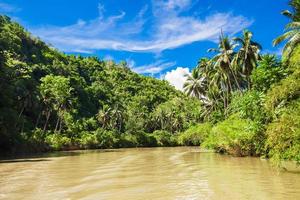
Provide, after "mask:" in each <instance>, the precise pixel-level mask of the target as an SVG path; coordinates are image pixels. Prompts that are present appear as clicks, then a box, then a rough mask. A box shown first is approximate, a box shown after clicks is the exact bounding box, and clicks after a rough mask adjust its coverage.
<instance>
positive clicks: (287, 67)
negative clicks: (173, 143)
mask: <svg viewBox="0 0 300 200" xmlns="http://www.w3.org/2000/svg"><path fill="white" fill-rule="evenodd" d="M290 6H291V11H287V10H286V11H283V12H282V14H283V15H285V16H287V17H288V18H289V19H290V23H289V24H287V25H286V28H285V33H284V34H283V35H282V36H279V37H278V38H276V39H275V40H274V42H273V43H274V45H275V46H276V45H278V44H279V43H282V42H283V41H285V40H286V41H287V42H286V44H285V46H284V48H283V56H282V57H281V58H280V57H277V56H275V55H268V54H267V55H262V54H261V53H260V50H261V49H262V47H261V46H260V45H259V44H258V43H257V42H255V41H254V40H253V35H252V33H251V32H250V31H248V30H245V31H244V32H243V35H242V37H237V38H229V37H227V36H224V35H223V34H221V36H220V40H219V45H218V47H217V48H215V49H210V50H208V51H209V52H214V54H213V55H212V57H211V58H202V59H200V60H199V63H198V65H197V66H196V67H195V69H193V71H192V73H191V75H188V78H187V81H186V83H185V86H184V89H185V91H186V93H187V94H189V95H191V96H194V97H197V98H198V99H199V100H200V101H201V103H202V109H203V112H202V117H203V119H204V122H205V123H200V124H198V125H197V126H193V127H191V128H189V129H188V130H187V131H185V132H183V133H181V134H180V136H179V138H181V140H179V141H182V143H183V144H201V146H203V147H206V148H212V149H215V150H217V151H218V152H224V153H229V154H232V155H236V156H248V155H251V156H264V157H269V158H271V159H272V160H273V161H276V163H278V164H280V161H281V160H292V161H295V162H297V163H298V164H300V109H299V108H300V107H299V105H300V1H299V0H293V1H290ZM208 123H210V124H212V125H209V126H208Z"/></svg>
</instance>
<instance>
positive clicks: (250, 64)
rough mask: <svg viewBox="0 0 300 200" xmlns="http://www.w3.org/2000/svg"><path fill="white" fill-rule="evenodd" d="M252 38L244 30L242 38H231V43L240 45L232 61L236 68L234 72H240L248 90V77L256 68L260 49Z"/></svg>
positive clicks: (249, 84)
mask: <svg viewBox="0 0 300 200" xmlns="http://www.w3.org/2000/svg"><path fill="white" fill-rule="evenodd" d="M252 36H253V34H252V33H251V32H250V31H248V30H244V31H243V37H236V38H233V41H235V42H236V43H237V44H239V45H241V48H240V49H239V51H238V53H237V54H236V55H235V57H234V59H233V65H234V66H235V67H236V68H237V70H236V71H239V70H241V73H242V74H243V75H244V76H245V77H246V80H247V83H248V88H250V87H251V81H250V75H251V73H252V71H253V69H254V68H256V66H257V62H258V60H259V59H260V54H259V51H260V50H261V49H262V47H261V45H260V44H259V43H257V42H254V41H252Z"/></svg>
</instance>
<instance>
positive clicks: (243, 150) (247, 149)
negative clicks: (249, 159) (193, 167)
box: [203, 115, 264, 156]
mask: <svg viewBox="0 0 300 200" xmlns="http://www.w3.org/2000/svg"><path fill="white" fill-rule="evenodd" d="M263 141H264V140H263V138H262V135H261V132H260V129H259V126H258V125H257V124H256V123H255V122H253V121H252V120H249V119H241V118H239V117H238V116H237V115H233V116H231V117H229V118H228V119H226V120H224V121H223V122H220V123H218V124H217V125H216V126H215V127H214V128H213V129H212V133H211V134H210V135H209V137H208V138H207V139H206V140H205V142H204V144H203V146H204V147H207V148H212V149H215V150H217V151H218V152H222V153H225V152H226V153H229V154H232V155H235V156H247V155H257V154H259V152H258V151H259V150H260V148H261V147H262V146H263V145H262V143H263Z"/></svg>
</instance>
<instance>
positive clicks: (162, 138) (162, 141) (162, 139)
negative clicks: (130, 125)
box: [152, 130, 177, 146]
mask: <svg viewBox="0 0 300 200" xmlns="http://www.w3.org/2000/svg"><path fill="white" fill-rule="evenodd" d="M152 136H153V137H154V138H155V139H156V142H157V145H158V146H175V145H177V139H176V136H175V135H174V134H172V133H170V132H168V131H162V130H157V131H154V132H153V133H152Z"/></svg>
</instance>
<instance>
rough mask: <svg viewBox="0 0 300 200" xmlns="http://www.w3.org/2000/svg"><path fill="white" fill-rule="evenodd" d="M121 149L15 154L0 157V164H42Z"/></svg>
mask: <svg viewBox="0 0 300 200" xmlns="http://www.w3.org/2000/svg"><path fill="white" fill-rule="evenodd" d="M119 151H123V150H121V149H95V150H74V151H54V152H46V153H31V154H17V155H5V156H0V164H1V163H17V162H42V161H51V159H47V158H53V157H67V156H79V155H82V154H87V153H105V152H119Z"/></svg>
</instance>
